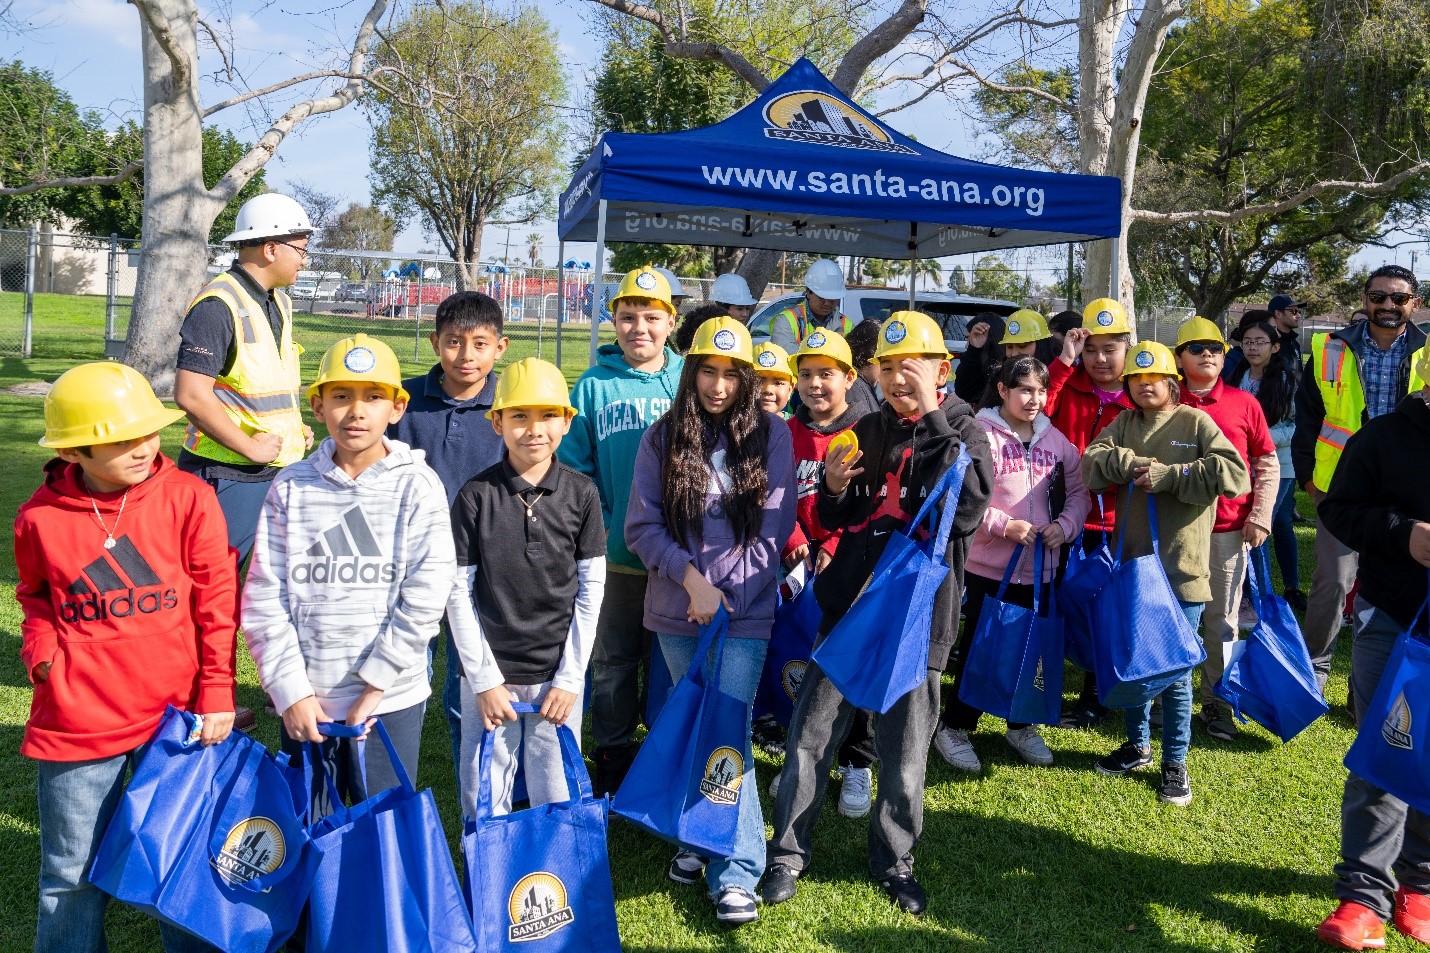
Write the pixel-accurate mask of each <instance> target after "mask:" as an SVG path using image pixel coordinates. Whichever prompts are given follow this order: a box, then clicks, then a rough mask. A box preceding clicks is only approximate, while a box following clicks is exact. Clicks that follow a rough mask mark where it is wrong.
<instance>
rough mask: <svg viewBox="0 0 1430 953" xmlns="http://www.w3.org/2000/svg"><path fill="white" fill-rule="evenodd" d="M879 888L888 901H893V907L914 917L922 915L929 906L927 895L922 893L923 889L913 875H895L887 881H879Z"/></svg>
mask: <svg viewBox="0 0 1430 953" xmlns="http://www.w3.org/2000/svg"><path fill="white" fill-rule="evenodd" d="M879 886H881V887H883V888H884V892H885V893H886V894H888V895H889V899H890V900H892V901H894V906H896V907H898V908H899V909H900V910H905V911H907V912H909V913H912V914H914V915H915V916H918V915H919V914H920V913H923V912H924V908H926V907H927V906H928V905H929V897H928V894H926V893H924V888H923V887H921V886H920V885H919V882H918V881H917V880H915V879H914V875H913V874H895V875H894V876H892V877H890V878H889V879H888V880H881V881H879Z"/></svg>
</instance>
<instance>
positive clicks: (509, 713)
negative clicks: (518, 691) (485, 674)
mask: <svg viewBox="0 0 1430 953" xmlns="http://www.w3.org/2000/svg"><path fill="white" fill-rule="evenodd" d="M555 690H556V689H552V691H555ZM511 702H512V697H511V692H509V691H507V688H506V686H505V685H498V686H497V687H496V688H489V689H487V690H486V691H484V692H477V710H478V711H480V712H481V713H482V724H483V725H484V726H485V727H486V729H487V731H496V730H497V729H498V728H500V727H501V726H502V723H503V722H507V721H516V709H515V708H512V707H511ZM545 713H546V709H545V707H543V708H542V714H543V715H544V714H545ZM566 714H568V715H569V714H571V711H570V709H567V711H566Z"/></svg>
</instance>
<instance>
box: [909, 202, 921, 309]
mask: <svg viewBox="0 0 1430 953" xmlns="http://www.w3.org/2000/svg"><path fill="white" fill-rule="evenodd" d="M918 264H919V223H918V222H910V223H909V310H910V311H913V310H916V309H915V308H914V295H915V294H916V292H917V288H918V280H919V269H918Z"/></svg>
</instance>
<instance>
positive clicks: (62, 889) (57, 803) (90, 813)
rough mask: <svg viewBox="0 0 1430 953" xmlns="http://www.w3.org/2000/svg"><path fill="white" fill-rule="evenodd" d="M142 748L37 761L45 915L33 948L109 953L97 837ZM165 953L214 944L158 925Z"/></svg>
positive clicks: (188, 952) (42, 952) (196, 951)
mask: <svg viewBox="0 0 1430 953" xmlns="http://www.w3.org/2000/svg"><path fill="white" fill-rule="evenodd" d="M143 751H144V749H143V748H142V747H141V748H138V749H135V750H134V751H131V752H129V753H128V754H121V755H115V756H114V757H112V758H100V759H98V760H96V761H40V762H37V764H38V766H39V775H40V783H39V807H40V915H39V923H38V924H37V925H36V929H35V953H104V951H105V950H108V949H109V944H108V943H107V942H106V940H105V937H104V909H105V907H106V906H107V905H108V904H109V896H108V895H107V894H105V893H103V892H101V891H100V890H99V889H98V888H96V887H93V886H91V885H90V883H89V881H88V874H89V867H90V864H92V863H93V862H94V855H95V854H96V853H97V852H98V850H99V842H100V840H101V839H103V837H104V831H105V829H106V828H107V827H109V821H110V819H111V818H113V817H114V812H115V811H116V810H118V809H119V796H120V795H121V794H122V793H123V791H124V780H125V775H126V774H128V773H130V771H132V769H133V767H134V765H135V764H136V763H137V762H138V760H139V756H140V754H142V753H143ZM159 938H160V942H161V943H162V944H163V948H164V950H166V951H167V953H200V951H209V953H212V951H214V947H212V946H210V945H209V944H207V943H205V942H204V941H202V940H200V939H198V938H197V937H194V936H190V935H189V934H187V933H185V932H184V931H182V930H180V929H178V928H177V927H171V926H168V925H167V924H164V923H160V924H159Z"/></svg>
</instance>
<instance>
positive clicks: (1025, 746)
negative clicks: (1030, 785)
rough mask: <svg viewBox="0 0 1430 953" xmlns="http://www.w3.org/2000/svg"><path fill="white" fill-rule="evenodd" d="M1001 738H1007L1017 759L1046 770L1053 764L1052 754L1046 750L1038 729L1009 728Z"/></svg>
mask: <svg viewBox="0 0 1430 953" xmlns="http://www.w3.org/2000/svg"><path fill="white" fill-rule="evenodd" d="M1003 737H1005V738H1007V739H1008V744H1010V745H1012V746H1013V750H1014V751H1016V752H1018V757H1020V758H1022V759H1023V760H1024V761H1026V762H1028V763H1029V764H1033V765H1037V766H1038V767H1040V768H1046V767H1047V766H1048V765H1050V764H1052V763H1053V753H1052V752H1051V751H1049V750H1048V746H1047V744H1046V743H1045V742H1044V741H1043V736H1042V735H1040V734H1038V729H1036V728H1034V727H1033V726H1032V725H1029V726H1028V727H1026V728H1016V729H1014V728H1010V729H1008V732H1007V734H1005V735H1004V736H1003Z"/></svg>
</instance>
